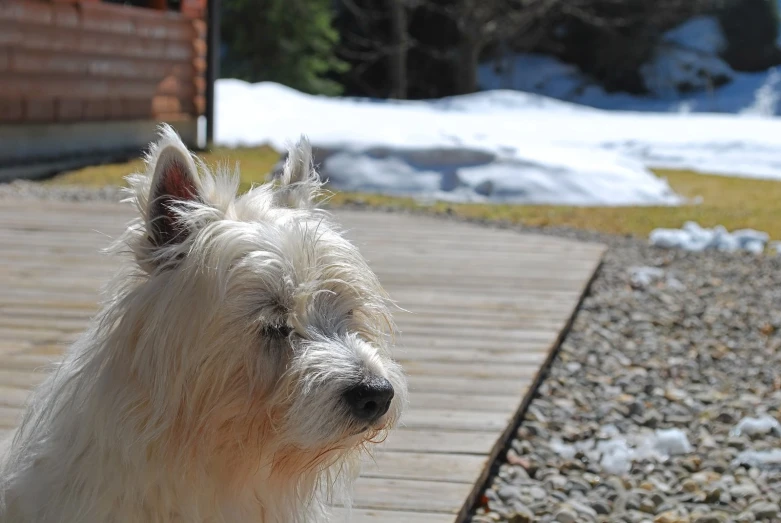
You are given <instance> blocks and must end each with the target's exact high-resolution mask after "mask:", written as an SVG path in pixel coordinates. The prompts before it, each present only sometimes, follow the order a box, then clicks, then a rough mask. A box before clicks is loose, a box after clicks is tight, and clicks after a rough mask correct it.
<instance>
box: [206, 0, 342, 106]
mask: <svg viewBox="0 0 781 523" xmlns="http://www.w3.org/2000/svg"><path fill="white" fill-rule="evenodd" d="M331 8H332V2H331V0H222V13H221V14H222V28H221V31H222V43H223V59H222V64H221V75H222V76H223V77H225V78H238V79H241V80H246V81H248V82H259V81H271V82H278V83H281V84H284V85H287V86H289V87H292V88H294V89H298V90H300V91H303V92H306V93H311V94H326V95H336V94H340V93H341V90H342V89H341V86H340V85H339V83H337V82H335V81H334V80H332V79H330V78H329V75H333V74H338V73H342V72H344V71H345V70H346V69H347V67H348V66H347V64H346V63H345V62H343V61H341V60H339V59H338V58H337V57H336V55H335V48H336V45H337V44H338V40H339V35H338V33H337V32H336V30H334V28H333V26H332V16H333V14H332V11H331Z"/></svg>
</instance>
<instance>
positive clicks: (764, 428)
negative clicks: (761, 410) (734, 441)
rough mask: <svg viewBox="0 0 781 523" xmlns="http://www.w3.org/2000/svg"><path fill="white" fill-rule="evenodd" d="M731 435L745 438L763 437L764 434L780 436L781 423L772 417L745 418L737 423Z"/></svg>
mask: <svg viewBox="0 0 781 523" xmlns="http://www.w3.org/2000/svg"><path fill="white" fill-rule="evenodd" d="M732 432H733V434H735V435H738V436H739V435H741V434H745V435H746V436H763V435H765V434H776V435H778V436H781V423H779V422H778V420H777V419H775V418H774V417H772V416H767V415H765V416H760V417H758V418H752V417H746V418H743V419H742V420H740V422H738V424H737V426H736V427H735V428H734V429H733V431H732Z"/></svg>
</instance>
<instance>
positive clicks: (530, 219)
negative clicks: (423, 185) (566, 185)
mask: <svg viewBox="0 0 781 523" xmlns="http://www.w3.org/2000/svg"><path fill="white" fill-rule="evenodd" d="M203 157H204V159H205V160H206V162H207V163H209V164H210V165H214V164H216V163H218V162H227V163H228V165H231V166H232V165H235V163H236V162H239V163H240V164H241V176H242V185H241V186H242V190H246V189H247V188H249V187H250V185H251V184H252V183H261V182H263V181H264V180H265V176H266V174H267V173H268V172H269V171H270V170H271V168H272V166H273V165H274V164H275V163H276V162H277V160H278V159H279V155H278V154H277V153H276V152H275V151H274V150H273V149H271V148H269V147H258V148H245V149H216V150H214V151H211V152H209V153H206V154H204V155H203ZM140 166H141V162H140V161H135V162H128V163H122V164H113V165H100V166H96V167H88V168H86V169H80V170H77V171H72V172H69V173H65V174H63V175H60V176H58V177H56V178H53V179H51V180H49V181H47V182H45V183H52V184H69V185H89V186H103V185H107V184H121V183H122V178H123V177H124V176H125V175H127V174H128V173H130V172H133V171H134V170H136V169H138V168H140ZM657 174H659V175H660V176H663V177H666V178H667V179H668V180H669V182H670V185H671V186H672V188H673V189H674V190H675V191H676V192H677V193H678V194H680V195H682V196H685V197H688V198H695V197H701V198H702V203H701V204H697V205H684V206H680V207H571V206H550V205H486V204H446V203H437V204H434V205H423V204H420V203H418V202H416V201H414V200H413V199H410V198H396V197H390V196H379V195H368V194H350V193H337V194H336V195H334V196H333V197H332V198H331V200H330V203H331V205H332V206H339V205H342V204H345V203H351V202H353V203H354V202H362V203H365V204H368V205H376V206H392V207H400V208H407V209H425V210H428V211H431V212H435V213H450V214H455V215H458V216H463V217H470V218H483V219H489V220H495V221H506V222H512V223H519V222H520V223H525V224H528V225H538V226H545V225H547V226H568V227H575V228H580V229H589V230H597V231H602V232H608V233H614V234H634V235H639V236H646V235H647V234H648V233H649V232H650V231H651V230H652V229H654V228H656V227H680V226H681V224H683V222H685V221H686V220H694V221H697V222H699V223H700V224H701V225H703V226H708V227H712V226H714V225H717V224H722V225H724V226H725V227H727V228H728V229H730V230H733V229H739V228H744V227H751V228H755V229H760V230H764V231H767V232H768V233H770V235H771V237H773V238H774V239H781V220H779V219H778V213H777V210H776V209H777V206H778V203H777V202H779V201H781V182H776V181H770V180H753V179H746V178H732V177H726V176H710V175H702V174H695V173H692V172H688V171H657Z"/></svg>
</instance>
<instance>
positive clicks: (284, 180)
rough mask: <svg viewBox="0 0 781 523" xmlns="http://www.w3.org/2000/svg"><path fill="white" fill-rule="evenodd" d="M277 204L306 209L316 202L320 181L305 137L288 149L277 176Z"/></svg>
mask: <svg viewBox="0 0 781 523" xmlns="http://www.w3.org/2000/svg"><path fill="white" fill-rule="evenodd" d="M277 182H278V183H279V189H278V190H277V193H276V201H277V204H278V205H283V206H287V207H294V208H302V209H308V208H310V207H312V206H314V205H315V204H316V203H317V197H318V196H319V194H320V189H321V187H322V185H323V184H322V182H321V181H320V176H319V175H318V174H317V171H316V170H315V167H314V162H313V158H312V146H311V145H310V144H309V140H307V139H306V137H301V139H300V140H299V141H298V143H297V144H296V145H295V146H294V147H291V148H290V150H289V151H288V155H287V160H286V161H285V165H284V167H283V168H282V172H281V173H280V174H279V176H278V177H277Z"/></svg>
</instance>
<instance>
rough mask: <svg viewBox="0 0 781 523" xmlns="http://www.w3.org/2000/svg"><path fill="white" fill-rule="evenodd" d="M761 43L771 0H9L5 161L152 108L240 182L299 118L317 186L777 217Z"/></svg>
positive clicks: (732, 217) (96, 140) (2, 17)
mask: <svg viewBox="0 0 781 523" xmlns="http://www.w3.org/2000/svg"><path fill="white" fill-rule="evenodd" d="M779 64H781V46H780V45H779V6H778V2H777V0H212V1H211V2H210V1H208V0H127V1H125V0H102V1H101V0H56V1H54V0H3V1H2V3H0V180H2V181H3V182H12V184H13V183H15V184H16V185H17V186H19V184H20V183H23V182H20V181H19V180H31V179H35V180H45V181H44V182H42V183H46V184H59V185H69V186H92V187H95V186H101V187H116V186H119V185H122V184H123V181H122V177H123V176H124V175H126V174H128V173H129V172H132V171H133V170H134V169H137V168H138V167H139V165H140V163H139V162H138V161H137V160H136V161H135V162H132V161H131V162H130V163H126V162H127V160H131V159H133V158H138V157H139V154H140V152H141V151H142V150H143V148H144V147H145V146H146V144H148V142H149V141H150V140H152V139H153V137H154V133H155V128H156V126H157V125H158V124H159V123H160V122H168V123H170V124H172V125H174V126H175V128H176V129H177V130H178V131H179V132H180V134H181V135H182V137H183V138H184V139H185V141H186V142H187V143H188V145H189V146H191V147H192V148H194V149H199V150H201V151H204V152H205V153H206V155H207V160H209V161H215V162H216V161H222V160H226V161H230V162H235V161H239V162H240V163H241V165H242V180H243V188H245V189H246V188H248V187H249V186H250V185H251V184H253V183H260V182H263V181H265V180H266V179H267V177H268V175H269V174H270V173H272V172H273V171H274V169H276V168H278V165H279V161H280V159H281V158H283V157H284V151H285V150H286V147H287V145H288V144H289V143H291V142H292V141H293V140H295V139H297V138H298V137H299V136H300V135H301V134H306V135H307V136H309V138H310V139H311V140H312V142H313V144H314V145H315V147H316V151H317V162H318V165H319V167H320V170H321V172H322V174H323V176H324V177H326V178H327V179H328V180H329V184H330V187H331V188H332V189H335V190H337V191H339V192H340V196H339V197H338V198H337V199H336V200H334V203H335V204H338V203H339V202H341V201H349V202H353V203H354V202H359V203H361V204H363V203H366V202H371V203H372V204H378V205H392V206H404V207H421V206H423V207H425V208H427V209H429V210H434V211H435V212H448V213H457V214H463V215H469V216H478V217H487V218H491V219H500V220H505V221H512V222H519V221H520V222H524V223H529V224H533V225H568V226H575V227H585V228H591V229H597V230H604V231H606V232H611V233H631V234H639V235H647V234H648V233H650V232H651V231H652V230H653V229H655V228H658V227H680V226H681V225H683V224H684V222H686V221H689V220H691V221H696V222H698V223H700V224H703V225H705V226H707V227H713V226H715V225H724V226H725V227H726V228H727V229H734V228H746V227H754V228H758V229H762V230H763V231H765V232H767V233H768V234H769V235H770V236H773V237H775V236H778V235H779V234H778V233H781V230H778V229H777V225H776V223H775V215H774V209H773V208H772V202H774V201H775V199H776V198H777V197H778V196H779V195H781V191H779V186H778V184H777V180H779V179H781V161H780V159H781V154H780V152H781V132H779V131H781V127H779V124H778V122H777V119H776V115H777V113H778V111H779V94H781V70H779V69H778V66H779ZM90 166H93V167H90ZM94 166H97V167H94ZM6 190H8V188H6ZM763 202H764V203H763Z"/></svg>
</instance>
